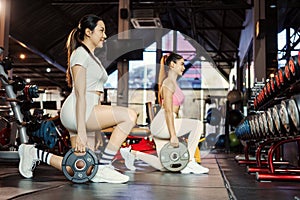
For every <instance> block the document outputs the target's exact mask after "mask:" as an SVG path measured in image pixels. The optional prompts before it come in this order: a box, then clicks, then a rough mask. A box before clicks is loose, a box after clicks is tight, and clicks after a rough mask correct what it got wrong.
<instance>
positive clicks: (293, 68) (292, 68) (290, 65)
mask: <svg viewBox="0 0 300 200" xmlns="http://www.w3.org/2000/svg"><path fill="white" fill-rule="evenodd" d="M288 66H289V69H290V71H291V74H292V75H293V76H296V67H295V62H294V60H293V59H290V60H289V63H288Z"/></svg>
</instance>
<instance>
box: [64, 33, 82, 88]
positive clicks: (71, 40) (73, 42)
mask: <svg viewBox="0 0 300 200" xmlns="http://www.w3.org/2000/svg"><path fill="white" fill-rule="evenodd" d="M78 30H79V29H78V28H74V29H73V30H72V31H71V33H70V34H69V36H68V40H67V43H66V47H67V50H68V68H67V73H66V79H67V83H68V86H69V87H72V77H71V66H70V59H71V54H72V52H73V51H74V50H75V49H76V48H77V47H78V46H79V44H80V43H81V42H80V41H79V38H78Z"/></svg>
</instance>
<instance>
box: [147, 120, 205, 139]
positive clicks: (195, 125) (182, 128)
mask: <svg viewBox="0 0 300 200" xmlns="http://www.w3.org/2000/svg"><path fill="white" fill-rule="evenodd" d="M159 121H163V122H164V123H161V122H159ZM165 121H166V120H165V119H164V118H160V120H158V121H157V122H159V126H156V125H155V124H153V125H152V127H155V128H157V129H156V130H155V128H152V130H151V133H152V134H153V135H154V136H155V137H157V138H161V139H168V138H170V134H169V130H168V127H167V124H166V122H165ZM200 124H201V123H200V121H199V120H195V119H188V118H174V126H175V132H176V135H177V137H180V136H183V135H186V134H188V133H190V132H191V131H192V130H196V129H200V128H201V127H199V126H200ZM198 131H201V130H198ZM199 134H200V133H199Z"/></svg>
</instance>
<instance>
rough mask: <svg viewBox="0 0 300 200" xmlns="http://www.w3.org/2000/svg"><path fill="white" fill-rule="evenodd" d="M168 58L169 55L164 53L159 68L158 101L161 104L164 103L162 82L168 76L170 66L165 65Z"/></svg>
mask: <svg viewBox="0 0 300 200" xmlns="http://www.w3.org/2000/svg"><path fill="white" fill-rule="evenodd" d="M167 58H168V55H164V56H163V57H162V58H161V59H160V69H159V75H158V103H159V104H160V105H161V104H162V83H163V81H164V80H165V79H166V77H167V73H166V71H167V69H166V67H168V66H166V65H165V63H166V60H167Z"/></svg>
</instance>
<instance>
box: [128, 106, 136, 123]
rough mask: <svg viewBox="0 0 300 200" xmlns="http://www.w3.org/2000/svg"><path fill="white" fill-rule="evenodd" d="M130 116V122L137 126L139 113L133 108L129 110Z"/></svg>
mask: <svg viewBox="0 0 300 200" xmlns="http://www.w3.org/2000/svg"><path fill="white" fill-rule="evenodd" d="M128 115H129V118H128V119H129V120H130V121H131V122H132V123H133V124H134V125H135V124H136V121H137V116H138V114H137V112H136V111H135V110H133V109H131V108H128Z"/></svg>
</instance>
